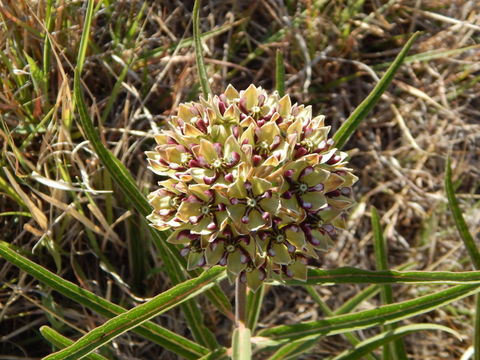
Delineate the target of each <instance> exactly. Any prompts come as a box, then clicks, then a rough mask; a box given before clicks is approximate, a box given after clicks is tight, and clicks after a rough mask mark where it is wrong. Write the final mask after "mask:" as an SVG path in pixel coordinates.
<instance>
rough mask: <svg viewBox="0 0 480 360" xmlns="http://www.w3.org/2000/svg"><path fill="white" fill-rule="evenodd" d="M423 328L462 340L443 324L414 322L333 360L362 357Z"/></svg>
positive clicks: (377, 337) (365, 342)
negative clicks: (444, 332) (442, 332)
mask: <svg viewBox="0 0 480 360" xmlns="http://www.w3.org/2000/svg"><path fill="white" fill-rule="evenodd" d="M423 330H437V331H446V332H448V333H450V334H453V335H455V336H456V337H457V338H458V339H459V340H461V337H460V335H459V334H458V333H457V332H456V331H454V330H452V329H450V328H448V327H446V326H442V325H436V324H414V325H406V326H402V327H399V328H396V329H394V330H390V331H386V332H383V333H381V334H378V335H376V336H373V337H371V338H369V339H367V340H365V341H362V342H361V343H359V344H358V345H357V346H355V348H354V349H353V350H347V351H344V352H343V353H341V354H340V355H338V356H336V357H335V358H334V359H332V360H356V359H360V358H361V357H362V356H365V355H367V354H370V353H371V352H372V351H373V350H375V349H376V348H378V347H379V346H382V345H387V344H388V343H389V342H391V341H395V340H397V339H401V338H402V337H403V336H405V335H408V334H410V333H413V332H417V331H423Z"/></svg>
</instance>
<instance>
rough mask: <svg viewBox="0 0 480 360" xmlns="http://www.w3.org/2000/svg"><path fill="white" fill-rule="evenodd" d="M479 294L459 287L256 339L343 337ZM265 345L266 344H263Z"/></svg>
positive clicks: (279, 328) (273, 331)
mask: <svg viewBox="0 0 480 360" xmlns="http://www.w3.org/2000/svg"><path fill="white" fill-rule="evenodd" d="M478 292H480V287H479V286H478V285H459V286H454V287H451V288H449V289H446V290H442V291H438V292H436V293H433V294H429V295H425V296H422V297H419V298H416V299H413V300H408V301H404V302H400V303H395V304H390V305H384V306H381V307H379V308H377V309H373V310H365V311H360V312H357V313H354V314H346V315H338V316H332V317H327V318H325V319H322V320H318V321H311V322H305V323H300V324H294V325H282V326H276V327H273V328H270V329H266V330H263V331H261V332H260V333H259V336H262V337H269V338H271V339H269V340H288V341H291V340H296V339H302V338H303V339H305V340H308V339H309V338H313V337H316V336H319V335H335V334H342V333H344V332H347V331H353V330H360V329H366V328H369V327H372V326H381V325H386V324H392V323H394V322H397V321H399V320H403V319H407V318H410V317H413V316H415V315H418V314H423V313H426V312H429V311H431V310H434V309H436V308H438V307H440V306H443V305H446V304H449V303H451V302H452V301H455V300H458V299H461V298H463V297H466V296H470V295H474V294H476V293H478ZM266 342H267V343H268V341H266Z"/></svg>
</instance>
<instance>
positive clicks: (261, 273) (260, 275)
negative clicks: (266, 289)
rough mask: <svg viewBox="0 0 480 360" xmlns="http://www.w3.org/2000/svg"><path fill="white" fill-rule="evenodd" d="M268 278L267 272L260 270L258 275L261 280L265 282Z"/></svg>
mask: <svg viewBox="0 0 480 360" xmlns="http://www.w3.org/2000/svg"><path fill="white" fill-rule="evenodd" d="M266 277H267V274H266V273H265V270H263V269H260V271H259V274H258V278H259V280H260V281H263V280H265V278H266Z"/></svg>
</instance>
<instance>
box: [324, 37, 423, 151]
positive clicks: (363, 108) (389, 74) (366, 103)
mask: <svg viewBox="0 0 480 360" xmlns="http://www.w3.org/2000/svg"><path fill="white" fill-rule="evenodd" d="M419 34H420V33H418V32H416V33H415V34H413V35H412V37H411V38H410V39H409V40H408V41H407V43H406V44H405V46H404V47H403V49H402V50H401V51H400V53H399V54H398V55H397V57H396V58H395V60H394V61H393V63H392V65H390V66H389V68H388V69H387V71H386V72H385V74H384V75H383V76H382V78H381V79H380V81H379V82H378V84H377V85H376V86H375V88H374V89H373V90H372V92H371V93H370V94H368V96H367V97H366V99H365V100H363V101H362V102H361V104H360V105H358V106H357V107H356V109H355V110H354V111H353V113H352V114H351V115H350V116H349V117H348V119H347V120H346V121H345V122H344V123H343V124H342V126H340V128H339V129H338V130H337V132H336V133H335V135H333V140H334V141H335V144H336V147H338V148H339V149H341V148H342V147H343V146H344V145H345V143H346V142H347V140H348V138H349V137H350V136H351V135H352V134H353V133H354V131H355V130H356V129H357V127H358V126H359V125H360V123H361V122H362V120H363V119H365V117H366V116H367V115H368V113H369V112H370V110H372V109H373V107H374V106H375V104H376V103H377V102H378V100H380V97H381V96H382V94H383V93H384V92H385V90H386V89H387V87H388V85H390V83H391V82H392V80H393V76H394V75H395V73H396V72H397V70H398V68H399V67H400V65H402V62H403V60H404V59H405V57H406V56H407V53H408V51H409V50H410V48H411V47H412V45H413V43H414V41H415V40H416V38H417V37H418V35H419Z"/></svg>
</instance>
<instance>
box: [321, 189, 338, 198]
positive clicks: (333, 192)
mask: <svg viewBox="0 0 480 360" xmlns="http://www.w3.org/2000/svg"><path fill="white" fill-rule="evenodd" d="M325 195H326V196H328V197H337V196H340V195H341V192H340V190H333V191H330V192H328V193H326V194H325Z"/></svg>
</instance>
